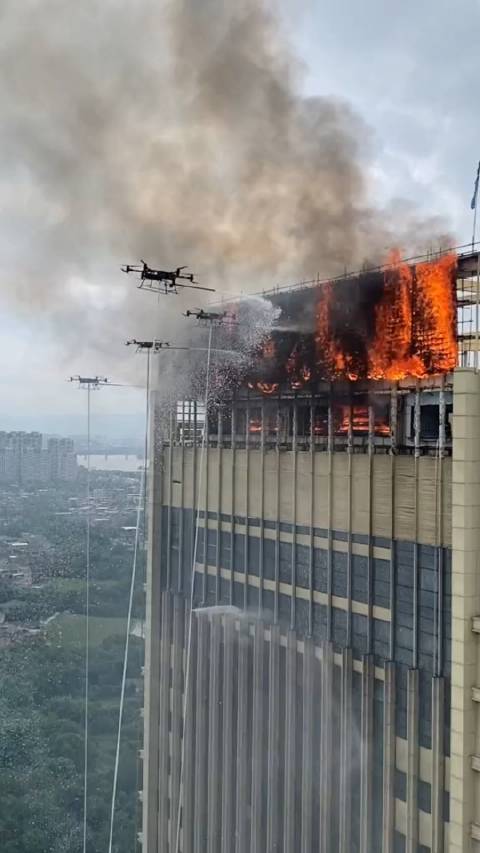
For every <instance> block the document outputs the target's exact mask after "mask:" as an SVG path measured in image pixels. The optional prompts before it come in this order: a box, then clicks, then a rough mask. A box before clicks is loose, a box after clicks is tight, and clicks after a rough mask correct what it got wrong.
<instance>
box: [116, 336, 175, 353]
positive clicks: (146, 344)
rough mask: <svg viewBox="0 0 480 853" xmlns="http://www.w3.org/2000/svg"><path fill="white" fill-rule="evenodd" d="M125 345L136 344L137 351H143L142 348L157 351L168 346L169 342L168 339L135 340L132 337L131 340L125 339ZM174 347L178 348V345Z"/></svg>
mask: <svg viewBox="0 0 480 853" xmlns="http://www.w3.org/2000/svg"><path fill="white" fill-rule="evenodd" d="M125 346H127V347H130V346H136V348H137V352H143V350H152V351H153V352H159V351H160V350H161V349H169V348H170V344H169V342H168V341H156V340H153V341H137V340H136V338H132V340H131V341H125ZM174 349H178V347H174Z"/></svg>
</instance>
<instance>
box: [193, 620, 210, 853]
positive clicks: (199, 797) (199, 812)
mask: <svg viewBox="0 0 480 853" xmlns="http://www.w3.org/2000/svg"><path fill="white" fill-rule="evenodd" d="M208 635H209V622H208V616H207V615H206V614H205V613H202V611H200V612H199V613H198V614H197V689H196V703H195V792H194V793H195V820H194V826H193V838H194V845H193V849H194V853H205V850H206V847H207V755H208V725H207V718H208V669H209V656H208V651H209V642H208V640H209V637H208Z"/></svg>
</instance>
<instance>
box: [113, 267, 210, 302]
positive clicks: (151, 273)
mask: <svg viewBox="0 0 480 853" xmlns="http://www.w3.org/2000/svg"><path fill="white" fill-rule="evenodd" d="M121 269H122V272H125V273H131V272H133V273H137V274H138V276H139V277H140V284H139V285H138V287H139V288H140V289H142V290H151V291H152V292H153V293H163V294H164V295H165V296H168V295H169V294H171V293H178V290H177V288H178V287H188V288H191V289H193V290H208V291H209V292H210V293H214V292H215V291H214V288H213V287H203V286H202V285H200V284H198V282H197V281H196V280H195V274H194V273H185V272H184V270H186V269H188V267H177V269H176V270H157V269H154V268H153V267H149V266H148V264H146V263H145V261H141V262H140V264H133V265H132V264H124V266H122V268H121ZM186 282H190V284H186Z"/></svg>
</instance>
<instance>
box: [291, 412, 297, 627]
mask: <svg viewBox="0 0 480 853" xmlns="http://www.w3.org/2000/svg"><path fill="white" fill-rule="evenodd" d="M297 435H298V406H297V399H296V397H295V399H294V401H293V439H292V462H293V471H292V559H291V584H292V595H291V597H290V629H291V630H292V631H293V630H294V629H295V611H296V601H297V598H296V596H297V592H296V589H297V470H298V459H297V452H298V446H297Z"/></svg>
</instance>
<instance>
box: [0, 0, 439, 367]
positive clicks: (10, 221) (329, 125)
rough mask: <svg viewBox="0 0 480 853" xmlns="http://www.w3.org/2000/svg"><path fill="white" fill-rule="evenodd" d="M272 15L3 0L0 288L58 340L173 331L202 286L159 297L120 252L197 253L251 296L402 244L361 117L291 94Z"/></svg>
mask: <svg viewBox="0 0 480 853" xmlns="http://www.w3.org/2000/svg"><path fill="white" fill-rule="evenodd" d="M277 13H278V10H276V9H275V8H274V6H272V5H271V4H270V3H269V2H268V0H237V2H235V3H224V2H221V0H174V2H172V3H168V2H163V3H162V2H159V0H82V2H81V3H69V2H66V0H24V2H22V3H18V2H17V0H4V2H3V3H2V10H1V29H0V57H1V63H2V69H3V72H2V75H1V78H0V98H1V103H2V109H1V111H0V125H1V133H2V161H1V165H0V188H1V195H2V212H1V214H0V215H1V232H2V246H1V249H2V250H1V258H2V260H1V261H0V284H1V289H2V292H3V298H4V299H8V298H14V299H15V300H16V302H17V305H19V306H20V307H21V309H22V310H24V311H28V312H29V313H30V316H33V317H34V318H35V323H36V324H38V327H39V328H43V325H44V324H51V325H52V326H53V327H54V328H55V330H56V332H57V334H58V337H59V339H60V342H61V344H62V345H63V346H64V347H67V348H70V349H71V350H72V351H75V352H78V351H81V350H82V349H83V348H90V349H91V348H92V347H97V348H98V350H99V352H101V353H103V356H104V359H105V363H106V366H107V365H108V358H109V356H110V357H112V353H114V355H113V357H112V361H113V360H115V362H117V360H118V358H119V357H120V355H121V357H123V358H124V357H125V356H124V353H123V351H121V350H120V344H121V342H122V340H123V339H124V338H125V337H131V336H136V337H142V336H148V335H157V336H165V334H166V333H168V336H169V337H170V338H171V337H172V335H177V338H178V336H180V338H181V336H182V333H181V331H180V330H181V327H182V321H180V320H179V322H178V324H177V325H176V326H172V322H173V320H172V318H176V317H178V316H179V315H180V313H181V311H182V310H183V309H184V307H185V306H186V305H190V306H192V305H195V304H197V303H198V300H199V298H201V297H200V296H199V295H197V294H194V293H193V292H192V291H190V292H188V291H187V292H186V294H185V295H184V296H183V297H181V298H178V299H177V298H171V299H169V300H165V299H163V298H162V297H160V298H159V300H158V302H159V309H158V310H157V307H156V298H155V297H152V296H151V295H150V294H146V293H138V292H137V291H136V290H135V286H134V282H133V281H132V280H130V279H127V277H126V276H123V275H122V273H121V272H120V271H119V265H120V264H121V263H125V262H135V261H138V259H139V258H145V259H146V260H147V261H148V262H149V263H151V264H152V265H160V266H164V267H167V268H170V267H172V268H173V267H176V266H177V265H178V264H189V265H190V267H191V268H192V269H194V270H195V272H197V274H198V275H199V278H200V279H201V281H202V282H204V283H205V284H208V285H210V286H213V287H216V288H217V289H218V290H219V291H229V292H239V291H249V292H254V291H258V290H260V289H261V288H263V287H266V286H270V285H272V284H275V283H276V282H278V281H282V282H286V281H289V280H296V279H298V278H300V277H303V276H312V275H314V274H316V273H317V272H318V271H320V272H321V273H322V275H330V274H334V273H339V272H341V271H342V270H343V269H344V268H345V267H347V268H349V269H352V268H354V267H357V266H358V265H360V264H361V263H363V262H364V261H365V260H366V259H368V260H378V259H379V258H380V257H381V256H383V255H384V254H385V249H386V247H387V246H388V245H389V244H391V243H398V242H399V241H400V242H402V241H403V243H404V245H405V248H410V247H409V246H407V245H406V243H407V242H408V236H407V232H410V231H411V232H412V233H415V232H417V233H418V230H419V229H418V223H416V222H415V217H414V216H413V217H412V216H411V215H410V214H409V215H408V216H406V217H405V218H406V220H407V221H403V222H401V223H399V222H398V221H393V222H392V225H391V228H387V227H386V225H385V215H384V213H381V212H379V211H376V210H374V209H372V207H371V206H370V205H369V202H368V198H369V184H368V178H367V175H368V153H369V152H368V140H369V133H368V131H367V129H366V128H365V126H364V124H363V122H362V121H361V119H360V118H359V117H358V116H357V115H355V114H354V112H353V111H352V110H351V109H350V107H349V106H348V105H347V104H346V103H344V102H341V101H338V100H335V99H333V98H326V97H319V98H305V97H303V96H302V94H301V88H302V68H301V65H300V63H299V62H298V61H297V58H296V57H295V56H294V55H293V53H292V51H291V49H290V47H289V45H288V41H287V40H286V38H285V35H284V33H283V31H282V28H281V25H280V24H279V14H277ZM429 227H430V224H429ZM402 229H403V233H402ZM423 233H425V229H424V232H423ZM162 300H163V301H162ZM160 309H163V311H161V310H160ZM185 328H187V329H189V330H190V329H191V326H188V324H187V323H186V321H185ZM187 333H188V332H187ZM112 361H110V363H112Z"/></svg>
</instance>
